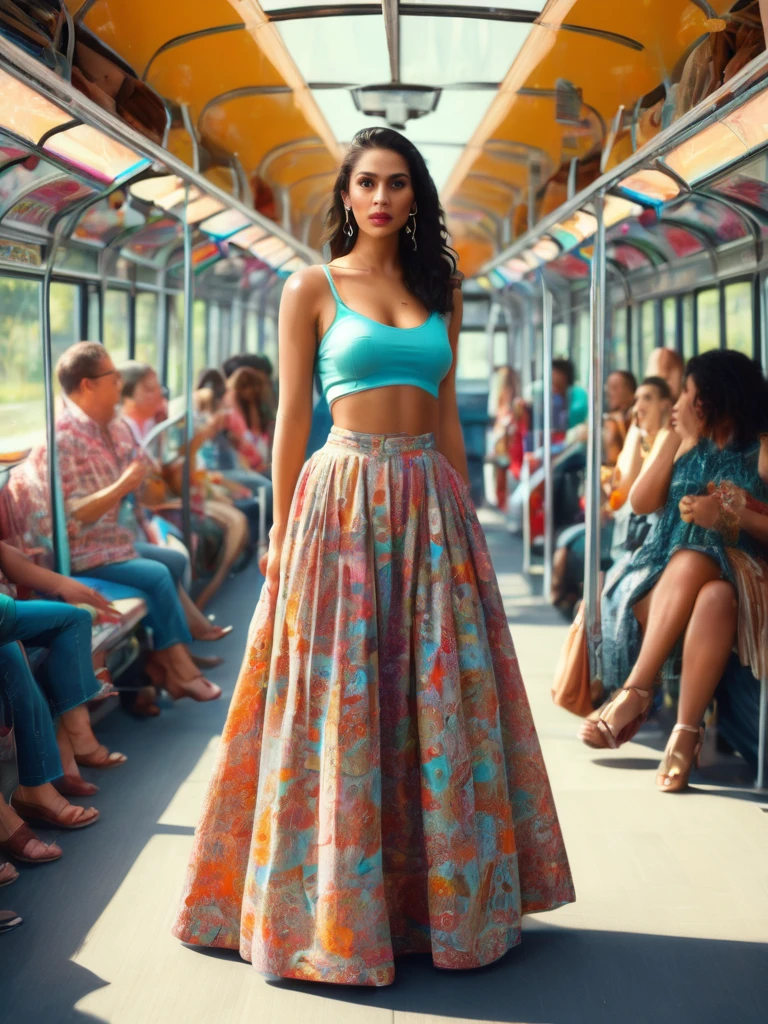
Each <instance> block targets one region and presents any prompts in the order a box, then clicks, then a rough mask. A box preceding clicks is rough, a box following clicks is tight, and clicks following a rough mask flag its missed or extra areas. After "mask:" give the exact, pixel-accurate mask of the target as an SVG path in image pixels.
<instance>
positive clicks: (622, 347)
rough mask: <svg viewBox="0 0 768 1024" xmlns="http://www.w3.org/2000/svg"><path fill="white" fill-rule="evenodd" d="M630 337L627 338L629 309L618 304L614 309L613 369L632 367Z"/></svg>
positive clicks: (611, 345) (611, 366)
mask: <svg viewBox="0 0 768 1024" xmlns="http://www.w3.org/2000/svg"><path fill="white" fill-rule="evenodd" d="M628 341H629V339H628V338H627V310H626V308H625V307H624V306H617V307H616V308H615V309H614V310H613V326H612V329H611V344H610V352H611V354H612V355H611V365H610V369H611V370H628V369H629V367H630V358H629V344H628Z"/></svg>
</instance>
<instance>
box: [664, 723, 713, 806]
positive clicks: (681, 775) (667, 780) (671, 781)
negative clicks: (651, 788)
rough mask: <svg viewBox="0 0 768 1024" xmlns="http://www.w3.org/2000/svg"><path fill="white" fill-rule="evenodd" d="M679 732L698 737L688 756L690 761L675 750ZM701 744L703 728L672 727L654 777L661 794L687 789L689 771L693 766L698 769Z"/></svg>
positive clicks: (690, 726) (691, 726)
mask: <svg viewBox="0 0 768 1024" xmlns="http://www.w3.org/2000/svg"><path fill="white" fill-rule="evenodd" d="M680 732H693V733H696V735H697V736H698V737H699V738H698V740H697V741H696V745H695V746H694V748H693V752H692V753H691V755H690V759H688V758H687V757H686V756H685V754H683V753H682V752H681V751H679V750H675V747H674V737H675V733H680ZM703 742H704V729H703V728H698V729H697V728H696V726H694V725H676V726H675V727H674V729H673V730H672V732H671V733H670V736H669V741H668V742H667V749H666V750H665V751H664V759H663V760H662V762H661V764H660V765H659V771H658V774H657V775H656V785H657V786H658V788H659V790H660V791H661V792H662V793H682V791H683V790H684V789H687V788H688V779H689V777H690V774H691V769H692V768H693V767H694V765H695V766H696V767H697V768H698V767H699V757H700V755H701V745H702V743H703Z"/></svg>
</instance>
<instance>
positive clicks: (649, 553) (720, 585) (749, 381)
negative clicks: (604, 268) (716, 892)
mask: <svg viewBox="0 0 768 1024" xmlns="http://www.w3.org/2000/svg"><path fill="white" fill-rule="evenodd" d="M767 416H768V387H766V383H765V380H764V378H763V376H762V374H761V372H760V368H759V367H758V366H757V364H755V363H753V362H752V361H751V360H750V359H748V358H747V357H746V356H744V355H742V354H741V353H739V352H730V351H713V352H706V353H704V354H703V355H700V356H696V357H695V358H694V359H691V360H690V362H689V363H688V365H687V367H686V371H685V380H684V385H683V392H682V394H681V396H680V398H679V399H678V401H677V403H676V405H675V407H674V410H673V424H672V427H671V429H670V430H669V431H667V432H666V436H664V437H663V438H659V439H658V441H657V444H656V446H655V448H654V451H653V454H652V455H651V456H650V457H649V459H648V460H647V462H646V464H645V466H644V467H643V470H642V472H641V474H640V476H639V477H638V479H637V480H636V482H635V484H634V485H633V487H632V490H631V491H630V496H629V500H630V503H631V506H632V509H633V511H634V512H636V513H638V514H649V513H651V512H654V511H656V510H658V509H662V511H661V516H660V519H659V522H658V524H657V526H656V528H655V530H654V532H653V533H652V534H651V536H650V537H649V539H648V540H647V541H646V542H645V544H644V545H643V546H642V547H641V548H640V549H639V550H638V551H636V552H635V553H634V555H633V556H632V557H631V558H629V559H627V560H625V561H622V562H620V563H618V564H617V565H616V566H615V567H614V569H613V570H612V571H611V573H610V574H609V576H608V578H607V579H606V586H605V591H604V594H603V654H604V668H605V677H606V679H605V681H606V682H607V683H608V684H609V685H610V684H611V683H613V684H614V685H619V686H621V687H622V688H621V689H620V690H618V691H617V693H616V695H615V696H614V698H613V700H612V701H611V702H610V703H609V704H607V705H606V706H605V707H604V708H603V709H602V711H601V713H600V716H599V718H597V720H596V721H587V722H585V724H584V726H583V728H582V734H581V735H582V739H583V740H584V741H585V742H586V743H587V744H588V745H590V746H594V747H611V748H615V747H618V746H620V745H621V744H622V743H625V742H627V740H629V739H631V738H632V736H634V734H635V733H636V731H637V729H638V728H639V726H640V725H641V724H642V722H643V721H644V720H645V718H646V717H647V714H648V711H649V710H650V707H651V703H652V700H653V688H654V685H655V682H656V679H657V676H658V674H659V673H660V672H661V670H662V668H663V667H664V666H665V663H668V662H669V664H668V665H667V671H672V672H675V671H676V666H677V664H679V665H680V697H679V702H678V716H677V725H676V726H675V728H674V729H673V732H672V735H671V737H670V740H669V743H668V745H667V749H666V752H665V754H664V760H663V761H662V763H661V766H660V768H659V774H658V776H657V785H658V787H659V788H660V789H661V790H662V791H663V792H679V791H680V790H683V789H685V788H686V786H687V784H688V777H689V774H690V771H691V768H692V766H693V763H694V761H695V759H696V757H697V755H698V752H699V750H700V747H701V741H702V738H703V732H702V730H701V723H702V719H703V716H704V712H705V710H706V708H707V706H708V704H709V703H710V701H711V700H712V697H713V694H714V692H715V687H716V686H717V684H718V682H719V680H720V677H721V676H722V674H723V670H724V668H725V664H726V662H727V660H728V657H729V654H730V652H731V649H732V647H733V646H734V643H737V645H738V650H739V654H740V656H741V658H742V662H743V663H744V664H749V665H750V666H751V668H752V671H753V672H754V673H755V674H756V675H757V676H758V678H759V677H760V675H761V674H764V673H765V670H766V669H768V664H766V661H767V660H768V569H766V565H765V562H764V556H765V549H764V545H766V544H768V517H766V516H765V515H764V514H763V513H764V512H766V511H768V509H766V508H765V506H764V505H763V504H762V503H763V502H765V501H766V500H767V499H768V487H767V486H766V483H767V482H768V465H766V463H768V458H766V455H768V448H766V446H765V445H762V446H761V445H760V444H759V443H758V435H760V434H761V433H762V432H763V431H764V430H765V429H766V427H768V423H767V422H766V417H767ZM681 641H682V645H681ZM622 683H623V686H622Z"/></svg>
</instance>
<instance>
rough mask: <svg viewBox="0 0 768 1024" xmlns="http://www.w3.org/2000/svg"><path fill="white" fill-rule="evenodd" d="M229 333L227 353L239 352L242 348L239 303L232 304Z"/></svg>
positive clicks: (241, 322) (241, 308)
mask: <svg viewBox="0 0 768 1024" xmlns="http://www.w3.org/2000/svg"><path fill="white" fill-rule="evenodd" d="M231 331H232V337H231V338H230V342H229V351H230V353H235V352H241V351H242V348H243V307H242V305H241V304H240V303H239V302H233V303H232V327H231Z"/></svg>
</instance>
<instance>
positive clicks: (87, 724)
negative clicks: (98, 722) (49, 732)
mask: <svg viewBox="0 0 768 1024" xmlns="http://www.w3.org/2000/svg"><path fill="white" fill-rule="evenodd" d="M61 724H62V725H63V726H64V728H65V729H66V731H67V734H68V736H69V739H70V742H71V744H72V750H73V753H74V756H75V758H76V759H77V761H78V762H79V763H80V764H88V765H90V766H91V767H105V768H106V767H112V766H113V765H117V764H123V762H125V761H126V760H127V758H126V757H125V755H124V754H118V753H111V754H110V752H109V751H108V750H107V748H106V747H105V746H103V745H102V744H101V743H99V741H98V740H97V739H96V737H95V735H94V733H93V729H92V728H91V719H90V715H89V714H88V709H87V708H86V706H85V705H84V704H81V705H80V706H79V707H77V708H72V710H71V711H65V712H64V714H63V715H62V716H61Z"/></svg>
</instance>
